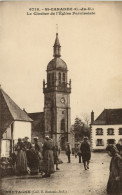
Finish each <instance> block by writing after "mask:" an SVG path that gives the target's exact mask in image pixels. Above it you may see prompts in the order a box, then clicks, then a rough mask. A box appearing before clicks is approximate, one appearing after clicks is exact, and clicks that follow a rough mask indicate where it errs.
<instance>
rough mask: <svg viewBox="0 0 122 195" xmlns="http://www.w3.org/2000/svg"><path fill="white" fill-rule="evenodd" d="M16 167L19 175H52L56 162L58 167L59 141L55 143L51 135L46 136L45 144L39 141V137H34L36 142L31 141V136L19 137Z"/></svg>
mask: <svg viewBox="0 0 122 195" xmlns="http://www.w3.org/2000/svg"><path fill="white" fill-rule="evenodd" d="M15 153H16V155H15V157H14V161H15V169H16V174H17V175H26V174H28V173H30V174H38V173H39V172H41V173H44V174H43V177H50V175H51V174H52V173H54V164H55V165H56V170H59V168H58V160H59V158H58V157H59V154H60V148H59V146H58V143H57V142H56V143H54V142H53V140H52V139H51V138H49V136H46V137H45V141H44V144H43V145H42V144H40V143H39V142H38V137H35V138H34V144H31V143H30V142H29V138H28V137H25V138H24V139H21V138H19V139H18V142H17V144H16V145H15Z"/></svg>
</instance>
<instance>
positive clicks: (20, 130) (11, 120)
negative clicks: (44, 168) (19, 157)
mask: <svg viewBox="0 0 122 195" xmlns="http://www.w3.org/2000/svg"><path fill="white" fill-rule="evenodd" d="M31 123H32V119H31V118H29V117H28V115H27V113H26V112H25V111H23V110H21V108H20V107H19V106H18V105H17V104H16V103H15V102H14V101H13V100H12V99H11V98H10V97H9V96H8V95H7V94H6V93H5V92H4V91H3V89H2V88H0V156H1V157H9V156H10V155H11V153H12V152H13V151H14V146H15V144H16V143H17V140H18V138H24V137H25V136H27V137H29V139H30V140H31Z"/></svg>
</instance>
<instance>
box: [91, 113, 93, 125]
mask: <svg viewBox="0 0 122 195" xmlns="http://www.w3.org/2000/svg"><path fill="white" fill-rule="evenodd" d="M93 123H94V112H93V110H92V112H91V125H92V124H93Z"/></svg>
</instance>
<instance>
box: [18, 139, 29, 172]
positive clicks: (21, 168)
mask: <svg viewBox="0 0 122 195" xmlns="http://www.w3.org/2000/svg"><path fill="white" fill-rule="evenodd" d="M15 151H17V157H16V171H17V174H19V175H25V174H27V157H26V151H25V146H24V143H23V142H22V139H21V138H18V142H17V145H16V147H15Z"/></svg>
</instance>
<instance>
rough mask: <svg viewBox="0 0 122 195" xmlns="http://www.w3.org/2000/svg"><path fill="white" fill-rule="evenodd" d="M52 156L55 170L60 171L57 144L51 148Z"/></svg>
mask: <svg viewBox="0 0 122 195" xmlns="http://www.w3.org/2000/svg"><path fill="white" fill-rule="evenodd" d="M53 155H54V164H55V165H56V170H60V169H59V168H58V162H59V159H58V156H59V147H58V143H57V142H56V143H55V144H54V146H53Z"/></svg>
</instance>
